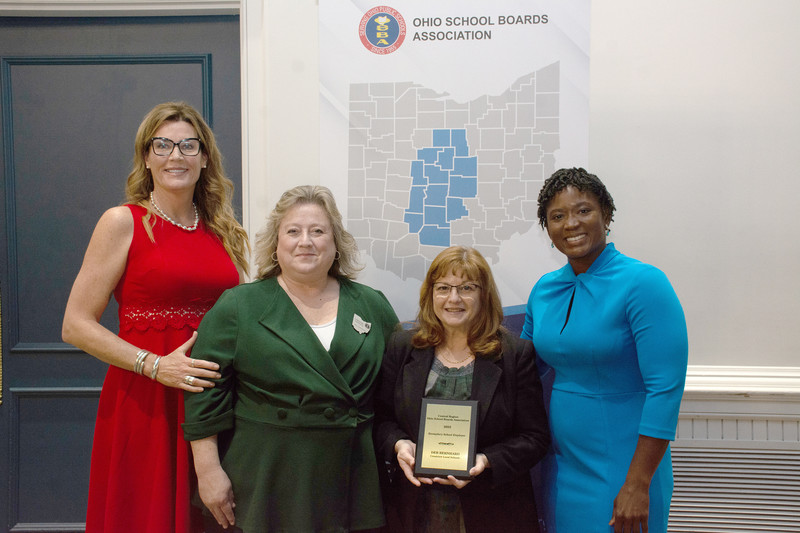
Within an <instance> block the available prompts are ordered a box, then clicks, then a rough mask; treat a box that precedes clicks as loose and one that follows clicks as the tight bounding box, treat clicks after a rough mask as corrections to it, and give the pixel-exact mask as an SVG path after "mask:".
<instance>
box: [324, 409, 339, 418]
mask: <svg viewBox="0 0 800 533" xmlns="http://www.w3.org/2000/svg"><path fill="white" fill-rule="evenodd" d="M323 414H324V415H325V418H327V419H328V420H333V417H335V416H336V411H334V410H333V407H327V408H325V411H324V412H323Z"/></svg>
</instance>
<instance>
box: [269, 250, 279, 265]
mask: <svg viewBox="0 0 800 533" xmlns="http://www.w3.org/2000/svg"><path fill="white" fill-rule="evenodd" d="M270 257H272V262H273V263H277V262H278V252H272V255H271V256H270Z"/></svg>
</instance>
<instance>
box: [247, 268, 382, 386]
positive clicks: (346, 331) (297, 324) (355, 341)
mask: <svg viewBox="0 0 800 533" xmlns="http://www.w3.org/2000/svg"><path fill="white" fill-rule="evenodd" d="M263 286H264V291H265V294H264V297H263V298H264V302H265V304H264V311H263V313H262V314H261V317H260V318H259V320H258V322H259V323H260V324H261V325H262V326H264V327H265V328H267V329H268V330H270V331H271V332H272V333H273V334H275V335H276V336H277V337H278V338H280V339H281V340H283V341H284V342H285V343H286V344H288V345H289V346H291V347H292V349H293V350H294V351H295V352H297V354H298V355H299V356H300V357H301V358H302V359H303V360H305V361H306V362H307V363H308V364H309V365H310V366H311V367H312V368H314V369H315V370H317V371H318V372H319V373H320V374H321V375H322V376H323V377H324V378H325V379H326V380H328V381H329V382H330V383H332V384H333V385H335V386H336V388H337V389H339V390H340V391H342V393H343V394H345V395H346V396H348V397H352V396H353V393H352V391H351V390H350V387H349V386H348V384H347V382H346V381H345V379H344V378H343V377H342V375H341V373H340V372H339V369H338V368H337V366H336V363H335V362H334V359H336V361H338V362H339V364H340V365H342V366H343V365H344V364H346V362H347V361H348V360H349V359H351V358H352V357H354V356H355V355H356V354H357V353H358V351H359V350H360V348H361V346H362V345H363V344H364V341H365V339H366V337H367V335H369V333H366V334H363V333H358V332H357V331H356V330H355V328H353V324H352V322H353V315H354V314H355V313H358V314H359V316H361V318H363V319H364V320H366V321H367V322H369V321H370V318H369V316H364V315H366V314H367V313H368V310H367V309H358V307H359V306H358V302H359V299H360V298H359V294H358V292H357V291H355V290H354V287H353V286H352V284H351V283H350V282H349V280H342V279H340V280H339V304H338V311H337V314H336V316H337V318H336V333H335V334H334V337H333V341H332V342H331V349H330V352H328V351H326V350H325V348H324V347H323V346H322V343H320V341H319V338H317V336H316V334H315V333H314V332H313V330H312V329H311V326H309V325H308V323H307V322H306V320H305V319H304V318H303V315H301V314H300V311H298V310H297V307H295V305H294V304H293V303H292V301H291V299H290V298H289V296H288V295H287V294H286V292H285V291H284V290H283V289H282V288H281V287H280V285H279V284H278V280H277V279H276V278H270V279H267V280H264V282H263ZM357 309H358V310H357Z"/></svg>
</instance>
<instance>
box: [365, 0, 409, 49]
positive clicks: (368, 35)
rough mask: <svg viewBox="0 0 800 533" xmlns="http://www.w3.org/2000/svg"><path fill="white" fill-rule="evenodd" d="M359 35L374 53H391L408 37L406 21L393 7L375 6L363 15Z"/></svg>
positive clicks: (366, 46)
mask: <svg viewBox="0 0 800 533" xmlns="http://www.w3.org/2000/svg"><path fill="white" fill-rule="evenodd" d="M358 35H359V36H360V37H361V43H362V44H363V45H364V47H365V48H366V49H367V50H369V51H370V52H372V53H373V54H391V53H392V52H394V51H395V50H397V49H398V48H400V45H401V44H403V41H404V40H405V38H406V21H405V20H403V16H402V15H401V14H400V13H399V12H398V11H396V10H394V9H392V8H391V7H388V6H378V7H373V8H372V9H370V10H369V11H367V12H366V13H365V14H364V16H363V17H361V22H360V23H359V25H358Z"/></svg>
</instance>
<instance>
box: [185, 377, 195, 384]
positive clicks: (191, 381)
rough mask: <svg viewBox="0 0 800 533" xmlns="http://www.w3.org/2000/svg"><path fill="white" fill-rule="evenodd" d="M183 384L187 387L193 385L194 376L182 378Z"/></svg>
mask: <svg viewBox="0 0 800 533" xmlns="http://www.w3.org/2000/svg"><path fill="white" fill-rule="evenodd" d="M183 382H184V383H186V384H187V385H189V386H192V385H194V376H186V377H185V378H183Z"/></svg>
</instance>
